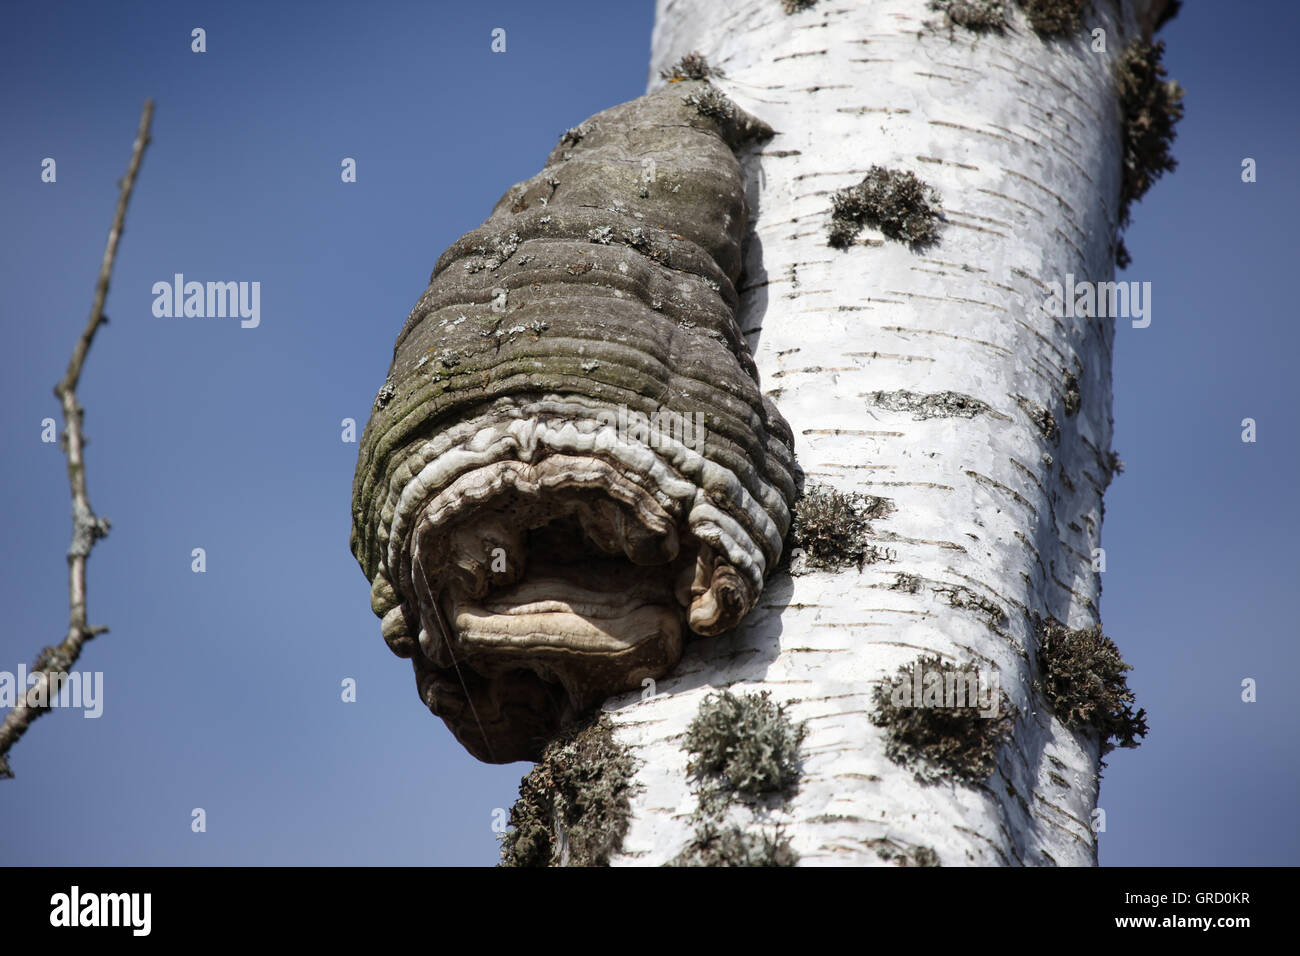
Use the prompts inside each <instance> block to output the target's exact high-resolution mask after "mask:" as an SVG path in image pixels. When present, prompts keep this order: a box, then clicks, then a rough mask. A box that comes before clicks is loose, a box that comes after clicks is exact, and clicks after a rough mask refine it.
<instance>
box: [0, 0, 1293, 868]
mask: <svg viewBox="0 0 1300 956" xmlns="http://www.w3.org/2000/svg"><path fill="white" fill-rule="evenodd" d="M918 2H919V0H918ZM652 7H653V5H652V3H650V2H649V0H644V2H635V3H634V2H620V3H617V4H613V3H608V2H598V0H596V2H571V0H564V2H558V0H557V2H556V3H554V4H536V3H504V2H486V3H475V4H429V3H376V4H372V5H369V6H357V5H355V4H344V3H336V2H322V3H316V4H311V5H309V6H308V5H299V6H292V5H287V4H286V5H277V4H260V3H245V2H227V3H221V4H201V3H161V2H159V3H152V2H150V3H143V2H142V3H122V4H113V5H102V4H91V3H75V4H73V3H46V4H39V5H38V4H22V5H19V4H8V5H6V6H5V7H4V8H3V10H0V119H2V120H3V125H2V126H0V128H2V129H3V130H4V133H5V135H4V136H3V137H2V138H0V182H2V183H3V185H2V186H0V221H3V222H5V223H8V224H9V228H8V229H7V230H5V233H4V236H3V238H0V323H3V331H4V341H5V342H6V343H7V344H8V347H7V348H5V349H4V350H3V351H2V352H0V440H2V441H3V448H4V465H3V468H0V520H2V521H3V525H2V526H3V529H4V532H5V542H6V547H5V548H4V549H3V550H0V599H2V600H3V605H4V606H5V607H7V608H9V609H10V612H9V613H10V616H9V619H8V621H7V622H6V624H7V626H5V627H4V628H2V629H0V670H9V671H14V670H16V669H17V667H18V665H19V664H25V665H30V663H31V660H32V658H33V656H34V654H35V653H36V651H37V650H39V648H40V647H42V646H43V645H45V644H48V643H53V642H55V641H56V640H57V639H58V638H59V637H60V636H61V635H62V634H63V632H64V631H65V629H66V627H67V592H66V565H65V559H64V554H65V551H66V549H67V543H68V538H69V532H70V520H69V513H68V493H67V483H66V477H65V471H64V459H63V458H62V455H61V453H60V451H59V449H58V446H57V445H50V444H42V443H41V441H40V422H41V420H42V419H43V418H46V417H54V418H56V419H57V418H58V408H57V405H56V402H55V399H54V397H53V395H52V393H51V388H52V386H53V384H54V382H55V381H56V380H57V379H58V378H59V376H60V375H61V374H62V370H63V368H64V366H65V364H66V362H67V357H68V354H69V351H70V349H71V346H72V343H73V341H74V339H75V337H76V335H77V334H78V332H79V330H80V329H81V327H82V325H83V324H84V322H85V319H86V314H87V311H88V309H89V305H90V300H91V293H92V290H93V283H94V277H95V274H96V271H97V269H98V264H99V259H100V256H101V254H102V251H103V244H104V237H105V234H106V230H107V227H108V223H109V221H110V219H111V217H112V211H113V206H114V203H115V201H116V189H115V185H114V184H115V181H116V179H117V178H118V177H119V176H121V175H122V172H123V171H124V169H125V164H126V160H127V157H128V155H129V150H130V144H131V138H132V136H133V133H134V130H135V126H136V122H137V119H138V116H139V111H140V106H141V104H142V102H143V101H144V99H145V98H146V97H150V96H152V97H154V98H155V99H156V100H157V114H156V116H155V120H154V142H153V144H152V146H151V147H150V149H149V152H148V155H147V157H146V159H145V163H144V167H143V171H142V173H141V178H140V182H139V184H138V186H137V190H136V193H135V197H134V199H133V200H132V205H131V209H130V213H129V216H128V221H127V229H126V233H125V235H124V238H123V242H122V247H121V251H120V254H119V257H118V262H117V269H116V272H115V275H114V281H113V289H112V291H111V293H110V296H109V300H108V308H107V312H108V315H109V316H110V318H111V320H112V321H111V324H110V325H109V326H107V327H106V328H105V329H103V330H102V331H101V333H100V335H99V338H98V339H97V341H96V343H95V346H94V349H93V351H92V353H91V356H90V359H89V362H88V366H87V369H86V373H85V375H84V377H83V382H82V387H81V398H82V402H83V404H84V405H85V406H86V408H87V419H86V430H87V433H88V434H89V436H90V438H91V443H90V445H89V446H88V448H87V462H88V464H87V467H88V475H89V481H90V489H91V498H92V502H93V503H94V505H95V507H96V509H97V510H98V511H99V512H100V513H102V514H105V515H107V516H108V517H110V518H111V519H112V520H113V522H114V527H113V531H112V534H111V535H110V537H109V538H108V539H106V540H105V541H103V542H102V543H101V544H100V545H99V546H98V547H97V548H96V550H95V553H94V556H93V557H92V559H91V562H90V616H91V623H93V624H107V625H109V626H110V627H111V628H112V632H111V633H110V634H108V635H106V636H104V637H102V638H99V639H98V640H96V641H95V642H93V643H91V644H90V645H89V646H88V647H87V650H86V653H85V654H84V655H83V656H82V659H81V661H80V662H79V664H78V669H88V670H100V671H103V672H104V688H105V690H104V695H105V703H104V713H103V716H102V717H100V718H99V719H83V718H82V717H81V716H80V714H79V713H78V712H75V711H71V710H62V711H55V712H54V713H52V714H50V715H47V716H46V717H43V718H42V719H41V720H40V721H39V722H38V723H37V724H36V725H35V726H34V729H33V730H32V731H31V732H30V733H29V735H28V736H27V737H26V738H25V739H24V740H23V741H22V742H21V743H20V744H18V746H17V747H16V748H15V749H14V751H13V752H12V754H11V758H12V763H13V766H14V768H15V771H16V773H17V774H18V777H17V779H16V780H12V781H6V782H3V783H0V863H11V864H19V863H59V864H91V865H104V864H145V865H148V864H262V863H273V864H429V863H436V864H466V865H483V864H491V863H493V862H495V859H496V839H495V834H494V833H493V831H492V828H491V823H492V814H493V810H494V809H496V808H499V807H509V805H510V804H511V803H512V802H513V800H514V797H515V793H516V787H517V785H518V781H519V777H520V776H521V775H522V773H523V772H525V771H526V769H527V766H526V765H524V764H514V765H510V766H504V767H500V766H489V765H486V764H481V763H479V762H478V761H476V760H474V759H473V758H471V757H470V756H468V755H467V754H466V753H465V752H464V751H463V750H462V749H461V748H460V747H459V746H458V745H457V744H455V743H454V741H453V740H452V739H451V737H450V735H449V734H448V733H447V732H446V731H445V730H444V729H443V727H442V725H441V723H440V722H439V721H437V720H436V719H434V718H433V717H431V716H430V715H429V714H428V712H427V710H425V708H424V706H423V705H422V704H421V703H420V701H419V699H418V698H417V696H416V692H415V686H414V680H413V679H412V677H411V674H410V670H409V666H408V665H407V664H406V663H405V662H402V661H399V660H397V659H396V658H394V657H393V656H392V655H391V654H390V653H389V651H388V650H387V648H386V647H385V646H384V643H383V641H382V640H381V638H380V637H379V633H378V626H377V622H376V620H375V618H374V617H373V616H372V614H371V612H370V610H369V606H368V588H367V584H366V581H365V579H364V578H363V576H362V574H361V572H360V571H359V569H358V568H357V565H356V563H355V561H354V560H353V558H352V556H351V554H350V553H349V551H348V547H347V541H348V524H349V503H350V493H351V481H352V473H353V469H354V466H355V464H356V445H354V444H346V443H344V442H342V441H341V440H340V433H341V428H340V421H341V420H342V419H343V418H346V417H352V418H355V419H357V421H358V424H359V425H360V424H363V423H364V421H365V418H366V415H367V414H368V411H369V407H370V402H371V400H372V399H373V397H374V394H375V390H376V388H377V387H378V385H379V384H380V383H382V381H383V378H384V374H385V372H386V370H387V365H388V361H389V358H390V357H391V349H392V342H393V338H394V336H395V334H396V332H397V330H398V328H399V327H400V325H401V323H402V321H403V319H404V318H405V317H406V315H407V313H408V311H409V310H410V307H411V305H412V304H413V303H414V301H415V299H416V298H417V297H418V296H419V294H420V292H421V291H422V289H423V287H424V283H425V280H426V279H427V277H428V273H429V270H430V269H431V268H432V265H433V262H434V260H435V259H436V258H437V256H438V255H439V253H441V251H442V250H443V249H444V248H445V247H446V246H447V245H448V244H449V243H450V242H451V241H452V240H454V239H455V238H456V237H457V236H459V235H460V234H461V233H462V232H464V231H466V230H467V229H470V228H472V227H474V226H476V225H477V224H478V223H479V222H481V221H482V220H483V218H485V217H486V215H487V214H488V212H489V211H490V209H491V206H492V204H493V203H494V202H495V201H496V199H497V198H498V197H499V196H500V194H501V193H502V192H503V191H504V190H505V189H506V187H507V186H509V185H510V184H511V183H513V182H516V181H517V180H519V179H522V178H525V177H526V176H529V175H531V174H532V173H533V172H535V171H536V169H537V168H538V167H539V166H540V164H541V162H542V160H543V159H544V157H545V156H546V154H547V153H548V151H549V150H550V149H551V147H552V146H553V145H554V143H555V140H556V138H557V136H558V134H559V133H560V132H561V131H562V130H563V129H565V128H567V127H569V126H573V125H575V124H576V123H578V122H579V121H581V120H583V119H585V118H586V117H587V116H589V115H590V114H592V113H594V112H596V111H598V110H600V109H603V108H605V107H607V106H610V105H613V104H614V103H618V102H621V101H624V100H627V99H631V98H633V97H635V96H637V95H639V94H640V93H642V92H643V91H644V88H645V82H646V78H647V72H648V66H647V65H648V57H649V45H650V30H651V25H652V19H653V9H652ZM1187 7H1188V8H1187V9H1185V10H1184V11H1183V12H1182V13H1181V14H1180V16H1179V17H1178V18H1177V19H1176V20H1174V21H1173V22H1172V23H1171V24H1170V25H1169V26H1168V27H1166V29H1165V31H1164V33H1163V37H1164V39H1165V40H1166V42H1167V43H1168V46H1169V52H1168V54H1167V57H1166V59H1167V62H1168V64H1169V65H1170V71H1171V75H1173V76H1175V77H1176V78H1177V79H1178V80H1179V81H1180V82H1182V84H1183V85H1184V86H1185V87H1187V89H1188V91H1189V92H1188V98H1187V116H1186V118H1185V119H1184V121H1183V123H1182V125H1181V126H1180V129H1179V138H1178V142H1177V144H1176V148H1175V153H1176V155H1177V157H1178V159H1179V163H1180V165H1179V169H1178V171H1177V173H1176V174H1175V175H1173V176H1171V177H1166V179H1164V180H1162V181H1161V182H1159V183H1158V184H1157V185H1156V187H1155V188H1154V189H1153V190H1152V192H1151V193H1150V194H1149V195H1148V197H1147V198H1146V199H1145V200H1143V201H1142V202H1141V203H1140V204H1139V205H1138V206H1137V207H1136V208H1135V210H1134V225H1133V227H1132V228H1131V229H1130V231H1129V233H1128V238H1127V244H1128V247H1129V249H1130V250H1131V252H1132V254H1133V259H1134V264H1133V266H1132V267H1131V268H1130V269H1129V270H1128V272H1127V274H1126V278H1131V279H1137V280H1149V281H1151V282H1152V284H1153V321H1152V324H1151V326H1150V327H1149V328H1147V329H1133V328H1131V327H1129V325H1128V324H1127V323H1120V327H1119V334H1118V337H1117V343H1116V355H1115V409H1114V414H1115V423H1116V437H1115V448H1116V450H1117V451H1118V452H1119V453H1120V456H1121V457H1122V458H1123V459H1124V461H1125V462H1126V465H1127V468H1126V471H1125V473H1124V474H1123V475H1122V476H1120V477H1119V478H1117V479H1116V481H1115V483H1114V484H1113V485H1112V486H1111V489H1110V491H1109V492H1108V494H1107V498H1106V504H1107V508H1106V520H1105V525H1104V529H1103V543H1104V545H1105V547H1106V549H1107V557H1108V570H1107V573H1106V575H1105V577H1104V586H1105V591H1104V596H1103V599H1102V604H1101V608H1102V617H1103V621H1104V623H1105V627H1106V630H1107V632H1108V633H1109V634H1110V635H1111V636H1113V637H1114V638H1115V639H1116V641H1117V642H1118V643H1119V644H1120V646H1121V648H1122V649H1123V651H1124V653H1125V655H1126V657H1127V659H1128V660H1129V661H1130V663H1132V664H1133V665H1134V668H1135V669H1134V670H1133V671H1132V673H1131V675H1130V683H1131V685H1132V686H1133V687H1134V688H1135V690H1136V691H1137V694H1138V696H1139V702H1140V703H1141V704H1142V705H1143V706H1145V707H1146V708H1147V710H1148V713H1149V715H1150V723H1151V734H1150V736H1149V737H1148V738H1147V740H1146V742H1145V743H1144V744H1143V746H1142V747H1141V748H1139V749H1138V750H1135V751H1117V752H1116V753H1114V754H1113V755H1112V756H1111V758H1110V761H1109V763H1110V766H1109V767H1108V769H1107V771H1106V774H1105V778H1104V781H1103V788H1102V796H1101V806H1102V807H1103V808H1104V809H1105V810H1106V811H1107V831H1106V833H1105V834H1103V835H1102V844H1101V846H1102V851H1101V853H1102V862H1103V863H1105V864H1112V865H1124V864H1160V863H1171V864H1194V863H1210V864H1214V863H1222V864H1257V863H1272V864H1279V863H1289V864H1295V863H1298V862H1300V835H1298V831H1297V827H1296V826H1295V824H1294V808H1295V806H1296V804H1297V802H1298V798H1300V761H1298V760H1297V757H1296V744H1295V732H1296V729H1297V719H1296V716H1295V710H1294V708H1293V707H1291V706H1290V699H1289V694H1290V692H1289V691H1288V690H1287V684H1286V680H1287V677H1286V675H1287V674H1288V673H1295V672H1296V670H1297V668H1298V667H1300V650H1298V649H1297V638H1298V637H1300V635H1297V626H1296V624H1295V614H1294V610H1293V606H1292V604H1291V599H1292V597H1293V596H1294V593H1295V591H1296V589H1297V584H1300V573H1298V572H1300V567H1298V565H1300V559H1298V558H1297V554H1298V553H1300V552H1298V551H1297V549H1296V547H1295V546H1294V543H1288V542H1289V538H1288V535H1289V534H1291V533H1295V532H1296V531H1297V530H1300V522H1298V521H1297V518H1298V517H1300V514H1298V512H1300V504H1297V498H1296V495H1295V484H1296V481H1295V475H1296V471H1297V466H1298V465H1300V461H1298V460H1297V459H1298V458H1300V454H1298V450H1300V441H1297V438H1298V436H1297V424H1296V419H1295V397H1294V391H1293V385H1292V383H1293V381H1294V377H1295V376H1294V371H1293V367H1292V363H1293V361H1294V359H1293V356H1295V355H1296V354H1297V351H1298V350H1300V333H1298V332H1297V330H1296V323H1295V322H1294V321H1293V320H1292V317H1291V312H1292V311H1293V309H1294V306H1293V303H1292V294H1291V288H1290V281H1291V278H1292V275H1293V267H1292V263H1291V260H1292V258H1293V256H1294V250H1295V248H1296V243H1295V241H1294V239H1293V238H1291V239H1288V232H1287V230H1288V229H1289V228H1292V224H1293V223H1294V222H1295V221H1296V220H1297V212H1298V211H1300V210H1297V205H1298V203H1297V198H1298V191H1297V185H1296V161H1297V156H1300V151H1298V150H1297V128H1298V126H1297V123H1296V111H1295V106H1294V101H1293V96H1294V91H1295V90H1296V89H1297V88H1300V83H1297V80H1298V79H1300V77H1298V76H1297V69H1298V68H1297V66H1296V59H1295V57H1294V51H1293V44H1294V37H1295V35H1296V32H1297V27H1298V26H1300V23H1298V22H1297V21H1298V20H1300V15H1298V14H1297V12H1296V10H1295V8H1294V6H1293V5H1292V4H1289V3H1286V2H1282V0H1278V2H1269V3H1256V4H1250V5H1227V4H1214V5H1209V4H1188V5H1187ZM1246 13H1249V16H1244V15H1243V14H1246ZM195 26H202V27H204V28H205V29H206V31H207V49H208V51H207V52H206V53H205V54H203V55H197V54H194V53H191V52H190V30H191V29H192V28H193V27H195ZM495 27H503V28H505V29H506V31H507V52H506V53H504V54H493V53H492V52H491V51H490V48H489V46H490V41H491V36H490V34H491V31H492V29H493V28H495ZM47 156H49V157H54V158H55V159H56V161H57V164H58V165H57V173H58V181H57V183H55V184H53V185H51V184H47V183H42V182H41V181H40V164H41V160H42V159H43V158H44V157H47ZM1245 156H1250V157H1253V158H1255V159H1256V160H1257V163H1258V170H1259V172H1258V182H1256V183H1254V184H1249V185H1247V184H1243V183H1242V182H1241V181H1240V164H1241V160H1242V158H1243V157H1245ZM343 157H354V158H356V160H357V164H358V181H357V182H356V183H355V184H350V185H343V184H342V183H341V182H340V178H339V164H340V160H341V159H342V158H343ZM178 272H179V273H184V274H185V275H186V277H187V278H190V279H196V280H200V281H207V280H230V279H239V280H248V281H259V282H261V290H262V293H261V315H262V321H261V325H260V326H259V327H258V328H257V329H249V330H244V329H240V328H239V327H238V321H237V320H197V319H196V320H177V319H160V318H155V317H154V316H153V314H152V312H151V306H152V302H153V296H152V294H151V293H150V290H151V288H152V286H153V284H154V283H155V282H157V281H161V280H170V279H171V277H172V276H173V274H175V273H178ZM1245 417H1252V418H1254V419H1256V421H1257V423H1258V441H1257V442H1256V443H1254V444H1244V443H1242V442H1241V440H1240V431H1241V425H1240V423H1241V420H1242V419H1243V418H1245ZM197 547H201V548H204V549H205V551H206V555H207V571H206V573H204V574H194V573H192V572H191V570H190V564H191V557H190V555H191V551H192V549H194V548H197ZM345 677H352V678H355V679H356V681H357V685H358V700H357V702H356V703H354V704H344V703H342V702H341V701H340V681H341V680H342V679H343V678H345ZM1245 677H1253V678H1255V679H1256V680H1257V681H1258V682H1259V690H1258V695H1259V699H1258V702H1256V703H1253V704H1245V703H1242V702H1241V700H1240V684H1241V680H1242V678H1245ZM195 807H202V808H204V810H205V811H206V814H207V832H206V833H193V832H191V828H190V821H191V810H192V809H193V808H195Z"/></svg>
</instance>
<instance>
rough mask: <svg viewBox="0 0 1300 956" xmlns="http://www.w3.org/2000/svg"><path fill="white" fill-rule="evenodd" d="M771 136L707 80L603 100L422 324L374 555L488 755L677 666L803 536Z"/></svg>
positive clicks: (499, 209)
mask: <svg viewBox="0 0 1300 956" xmlns="http://www.w3.org/2000/svg"><path fill="white" fill-rule="evenodd" d="M701 103H707V104H709V108H708V109H702V108H701V107H700V104H701ZM770 133H771V131H770V130H769V129H768V128H767V127H766V126H764V125H763V124H762V123H760V122H759V121H757V120H755V119H754V118H753V117H751V116H749V115H747V114H745V113H744V112H743V111H741V110H740V109H739V108H737V107H735V106H734V104H732V103H731V102H730V101H728V100H726V99H725V98H724V97H721V96H720V95H718V94H717V92H716V91H715V90H714V89H713V88H712V87H711V86H710V85H709V84H708V83H707V82H681V83H673V84H670V85H669V86H668V87H667V88H666V89H664V90H661V91H659V92H657V93H653V94H650V95H647V96H644V97H641V98H640V99H637V100H633V101H632V102H629V103H624V104H622V105H620V106H616V107H613V108H612V109H609V110H606V111H604V112H602V113H599V114H597V115H596V116H594V117H592V118H591V119H590V120H588V121H587V122H586V123H583V124H582V125H581V126H579V127H577V128H575V129H573V130H570V131H569V132H567V133H566V134H565V135H564V136H563V137H562V138H561V141H560V144H559V145H558V146H557V147H556V148H555V150H554V151H553V152H552V153H551V155H550V157H549V158H548V160H547V162H546V166H545V168H544V169H543V170H542V171H541V172H540V173H538V174H537V175H536V176H533V177H532V178H531V179H528V180H526V181H524V182H521V183H518V184H516V185H515V186H513V187H512V188H511V189H510V190H508V191H507V192H506V194H505V195H504V196H503V197H502V198H501V200H500V201H499V202H498V203H497V204H496V207H495V208H494V209H493V211H492V215H491V216H490V217H489V218H488V220H487V221H486V222H484V223H483V225H481V226H479V227H478V228H477V229H475V230H473V231H472V232H469V233H467V234H466V235H464V236H463V237H461V238H460V239H459V240H457V241H456V242H455V243H453V244H452V246H451V248H449V249H448V250H447V251H446V252H444V253H443V255H442V256H441V258H439V260H438V262H437V264H436V265H435V266H434V269H433V274H432V276H431V277H430V280H429V286H428V288H427V289H426V290H425V292H424V294H423V295H422V296H421V297H420V299H419V301H418V302H417V303H416V304H415V308H414V309H413V310H412V312H411V314H410V317H409V318H408V319H407V320H406V324H405V325H404V326H403V328H402V331H401V333H400V334H399V335H398V337H397V344H396V346H395V348H394V353H393V362H392V365H391V367H390V369H389V373H388V378H387V381H386V382H385V383H384V385H383V387H382V388H381V389H380V392H379V395H378V397H377V398H376V401H375V406H374V410H373V412H372V414H371V417H370V421H369V423H368V424H367V426H366V430H365V434H364V435H363V436H362V440H361V446H360V454H359V461H358V464H357V472H356V478H355V482H354V486H353V504H352V551H353V554H354V555H356V558H357V560H358V561H359V562H360V564H361V567H362V569H363V570H364V571H365V573H366V575H367V577H368V578H369V579H370V581H371V582H372V588H371V606H372V607H373V609H374V611H375V613H376V614H377V615H378V616H379V617H380V618H381V620H382V631H383V635H384V638H385V640H386V641H387V642H388V645H389V647H390V648H392V650H393V651H394V652H395V653H396V654H397V655H398V656H401V657H408V658H411V659H412V661H413V663H414V666H415V674H416V681H417V684H418V687H419V692H420V696H421V698H422V699H423V700H424V702H425V703H426V704H427V705H428V707H429V708H430V709H431V710H432V711H433V712H434V713H435V714H437V715H438V716H440V717H442V718H443V720H444V721H446V723H447V725H448V726H449V727H450V728H451V730H452V731H453V733H455V735H456V737H457V738H458V739H459V740H460V741H461V743H462V744H464V746H465V747H466V748H467V749H468V750H469V751H470V752H471V753H473V754H474V755H475V756H477V757H479V758H480V759H483V760H488V761H492V762H498V763H500V762H507V761H512V760H521V759H537V757H538V756H539V755H540V753H541V751H542V748H543V746H544V745H545V743H546V741H547V740H548V739H550V738H552V737H553V736H555V735H556V734H557V733H558V732H559V731H560V730H562V729H563V728H564V727H566V726H568V725H569V724H571V723H572V722H574V721H575V720H576V719H577V718H579V717H580V716H581V715H582V714H583V713H584V712H585V711H588V710H590V709H591V708H592V707H593V706H595V705H596V704H597V703H599V702H600V701H601V700H602V699H604V698H605V697H607V696H609V695H611V694H614V693H618V692H621V691H625V690H630V689H634V688H639V687H640V686H641V682H642V680H643V679H644V678H646V677H659V676H662V675H663V674H665V673H666V672H667V671H668V670H670V669H671V668H672V667H673V666H674V665H675V664H676V663H677V661H678V659H679V658H680V656H681V653H682V645H683V641H684V640H685V639H686V638H687V637H688V633H689V632H694V633H696V634H700V635H713V634H718V633H721V632H722V631H725V630H727V629H729V628H731V627H733V626H735V625H736V624H737V622H739V621H740V620H741V618H743V617H744V616H745V614H746V613H748V611H749V610H750V609H751V608H752V607H753V606H754V603H755V601H756V600H757V598H758V595H759V592H760V591H761V589H762V586H763V581H764V578H765V576H766V575H767V573H768V572H769V571H770V570H771V569H772V568H773V567H774V566H775V564H776V563H777V560H778V559H779V557H780V554H781V549H782V543H783V540H784V538H785V535H786V532H787V530H788V528H789V524H790V507H791V503H792V502H793V500H794V497H795V481H794V463H793V457H792V454H791V445H792V440H791V436H790V431H789V427H788V426H787V425H786V423H785V421H784V420H783V419H782V418H781V416H780V414H779V413H778V412H777V411H776V409H775V408H774V407H773V406H772V405H771V403H770V402H769V401H767V400H766V399H765V398H764V397H763V395H762V394H761V392H760V391H759V387H758V376H757V372H756V371H755V368H754V363H753V360H752V358H751V356H750V354H749V351H748V347H747V345H746V343H745V341H744V339H743V338H742V337H741V334H740V330H739V328H738V326H737V323H736V318H735V310H736V305H737V293H736V283H737V281H738V280H739V275H740V270H741V242H742V239H743V237H744V235H745V231H746V222H747V209H746V204H745V194H744V183H743V177H742V174H741V168H740V164H739V162H738V160H737V159H736V156H735V152H734V150H736V149H738V148H740V147H741V146H742V145H743V144H744V143H745V142H747V141H749V140H751V139H754V138H757V137H762V136H765V135H770Z"/></svg>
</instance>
